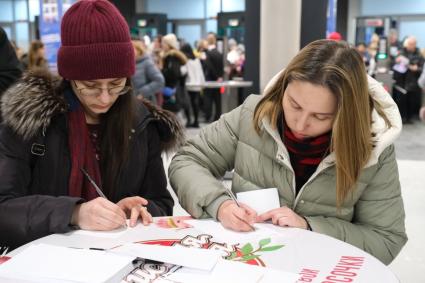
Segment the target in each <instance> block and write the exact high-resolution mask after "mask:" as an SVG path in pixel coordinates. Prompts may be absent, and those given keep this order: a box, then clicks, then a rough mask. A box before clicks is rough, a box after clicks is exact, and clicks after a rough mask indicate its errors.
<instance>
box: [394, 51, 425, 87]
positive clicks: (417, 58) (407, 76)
mask: <svg viewBox="0 0 425 283" xmlns="http://www.w3.org/2000/svg"><path fill="white" fill-rule="evenodd" d="M400 55H402V56H405V57H406V58H408V59H409V65H417V66H418V70H416V71H411V70H409V69H408V70H407V72H406V73H404V74H403V77H402V82H401V84H402V85H403V86H404V87H403V88H404V89H405V90H406V91H412V92H420V91H421V88H420V87H419V85H418V79H419V77H420V75H421V73H422V66H423V64H424V58H423V57H422V55H421V52H420V51H419V49H418V48H416V50H415V51H414V52H410V51H408V50H407V49H406V48H403V50H402V51H401V53H400ZM397 84H398V85H400V82H399V81H397Z"/></svg>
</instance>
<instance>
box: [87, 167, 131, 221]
mask: <svg viewBox="0 0 425 283" xmlns="http://www.w3.org/2000/svg"><path fill="white" fill-rule="evenodd" d="M80 170H81V172H83V174H84V175H85V176H86V177H87V180H89V182H90V183H91V184H92V185H93V187H94V188H95V190H96V192H97V193H98V195H99V196H100V197H102V198H104V199H108V198H107V197H106V196H105V194H104V193H103V192H102V190H101V189H100V188H99V186H98V185H97V184H96V182H95V181H94V180H93V179H92V177H90V175H89V173H87V171H86V170H84V169H83V168H80ZM124 227H128V225H127V222H125V224H124Z"/></svg>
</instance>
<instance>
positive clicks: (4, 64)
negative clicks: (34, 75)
mask: <svg viewBox="0 0 425 283" xmlns="http://www.w3.org/2000/svg"><path fill="white" fill-rule="evenodd" d="M20 76H21V69H20V68H19V61H18V58H17V57H16V53H15V50H13V47H12V45H10V42H9V40H8V39H7V35H6V32H5V31H4V30H3V29H2V28H1V27H0V97H1V94H2V93H3V92H4V91H5V90H6V89H7V88H8V87H9V86H10V85H11V84H13V83H14V82H15V81H16V80H17V79H18V78H19V77H20ZM0 121H1V118H0Z"/></svg>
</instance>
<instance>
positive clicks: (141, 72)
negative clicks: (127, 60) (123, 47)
mask: <svg viewBox="0 0 425 283" xmlns="http://www.w3.org/2000/svg"><path fill="white" fill-rule="evenodd" d="M132 43H133V48H134V52H135V55H136V72H135V73H134V76H133V77H132V81H133V87H134V94H135V95H136V97H137V98H138V99H143V98H144V99H146V100H149V101H150V102H152V103H153V104H155V105H158V103H157V99H156V93H158V92H160V91H161V89H162V88H163V87H164V77H163V76H162V73H161V71H160V70H159V69H158V67H157V66H155V64H154V62H153V61H152V59H151V58H150V57H149V56H148V55H147V54H146V53H145V48H144V46H143V43H142V42H141V41H140V40H132Z"/></svg>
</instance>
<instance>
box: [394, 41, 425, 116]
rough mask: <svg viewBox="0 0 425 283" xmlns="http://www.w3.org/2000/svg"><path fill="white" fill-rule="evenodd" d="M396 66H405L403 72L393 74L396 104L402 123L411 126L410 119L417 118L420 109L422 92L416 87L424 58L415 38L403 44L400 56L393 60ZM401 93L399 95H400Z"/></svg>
mask: <svg viewBox="0 0 425 283" xmlns="http://www.w3.org/2000/svg"><path fill="white" fill-rule="evenodd" d="M395 62H396V65H395V66H397V64H400V65H401V64H402V63H403V62H404V63H403V65H404V66H405V70H404V72H401V70H399V71H400V72H398V71H395V72H394V78H395V81H396V82H395V84H396V85H397V86H398V87H399V92H398V93H397V94H398V95H397V103H398V106H399V109H400V112H401V116H402V119H403V123H406V124H411V123H412V122H413V121H412V119H413V118H415V116H416V118H417V115H418V113H419V108H420V107H421V104H422V102H421V96H422V90H421V87H420V86H419V85H418V79H419V77H420V75H421V73H422V67H423V65H424V58H423V57H422V55H421V53H420V51H419V48H417V47H416V38H415V37H413V36H408V37H407V38H406V39H405V40H404V43H403V49H402V50H401V51H400V55H399V56H398V57H397V58H396V59H395ZM400 92H401V93H400Z"/></svg>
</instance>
